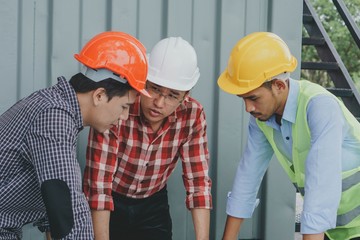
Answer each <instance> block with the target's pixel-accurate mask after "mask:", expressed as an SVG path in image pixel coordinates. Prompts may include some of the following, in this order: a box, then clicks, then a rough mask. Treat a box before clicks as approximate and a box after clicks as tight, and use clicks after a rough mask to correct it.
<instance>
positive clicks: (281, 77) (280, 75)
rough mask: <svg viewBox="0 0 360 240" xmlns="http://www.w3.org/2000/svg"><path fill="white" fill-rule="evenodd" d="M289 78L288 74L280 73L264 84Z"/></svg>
mask: <svg viewBox="0 0 360 240" xmlns="http://www.w3.org/2000/svg"><path fill="white" fill-rule="evenodd" d="M289 77H290V72H284V73H280V74H278V75H276V76H274V77H272V78H270V79H268V80H267V81H266V82H269V81H272V80H274V79H279V80H286V79H288V78H289Z"/></svg>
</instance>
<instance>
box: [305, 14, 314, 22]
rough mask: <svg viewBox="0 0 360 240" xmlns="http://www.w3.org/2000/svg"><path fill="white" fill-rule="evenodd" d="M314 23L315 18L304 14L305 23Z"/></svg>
mask: <svg viewBox="0 0 360 240" xmlns="http://www.w3.org/2000/svg"><path fill="white" fill-rule="evenodd" d="M313 21H314V18H313V16H311V14H307V13H304V14H303V23H312V22H313Z"/></svg>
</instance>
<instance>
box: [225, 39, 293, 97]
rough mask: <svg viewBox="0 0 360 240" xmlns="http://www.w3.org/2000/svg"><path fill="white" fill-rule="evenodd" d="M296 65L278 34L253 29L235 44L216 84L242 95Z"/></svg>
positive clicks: (291, 69) (229, 91)
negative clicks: (252, 31) (253, 30)
mask: <svg viewBox="0 0 360 240" xmlns="http://www.w3.org/2000/svg"><path fill="white" fill-rule="evenodd" d="M296 66H297V61H296V58H295V57H294V56H293V55H292V54H291V53H290V50H289V47H288V46H287V45H286V43H285V42H284V41H283V40H282V39H281V38H280V37H279V36H277V35H276V34H274V33H270V32H255V33H251V34H249V35H247V36H245V37H244V38H242V39H241V40H240V41H239V42H237V43H236V44H235V46H234V48H233V49H232V51H231V54H230V57H229V61H228V66H227V68H226V70H225V71H224V72H223V73H222V74H221V75H220V77H219V78H218V85H219V87H220V88H221V89H222V90H224V91H225V92H227V93H230V94H236V95H239V94H245V93H248V92H250V91H252V90H254V89H256V88H258V87H260V86H261V85H262V84H263V83H264V82H266V81H268V80H270V79H271V78H272V77H274V76H277V75H279V74H281V73H284V72H293V71H294V70H295V68H296Z"/></svg>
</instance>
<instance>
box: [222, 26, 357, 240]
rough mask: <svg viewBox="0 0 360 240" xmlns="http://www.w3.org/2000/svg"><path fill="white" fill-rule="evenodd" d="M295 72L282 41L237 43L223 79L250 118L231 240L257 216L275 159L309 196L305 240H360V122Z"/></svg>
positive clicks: (230, 210)
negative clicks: (259, 197)
mask: <svg viewBox="0 0 360 240" xmlns="http://www.w3.org/2000/svg"><path fill="white" fill-rule="evenodd" d="M296 66H297V61H296V59H295V58H294V56H292V54H291V53H290V50H289V48H288V46H287V45H286V43H285V42H284V41H283V40H282V39H281V38H280V37H279V36H277V35H275V34H273V33H269V32H255V33H252V34H249V35H247V36H245V37H244V38H243V39H241V40H240V41H239V42H238V43H236V45H235V46H234V48H233V50H232V52H231V54H230V58H229V61H228V66H227V68H226V70H225V71H224V72H223V73H222V74H221V76H220V77H219V79H218V85H219V87H220V88H221V89H222V90H223V91H225V92H227V93H230V94H234V95H237V96H238V97H240V98H242V99H243V101H244V104H245V108H246V111H247V112H249V113H250V114H251V116H250V120H249V136H248V142H247V146H246V149H245V151H244V153H243V156H242V158H241V160H240V163H239V166H238V169H237V173H236V176H235V180H234V184H233V188H232V191H231V192H230V193H229V196H228V202H227V209H226V211H227V214H228V217H227V221H226V225H225V230H224V235H223V239H224V240H229V239H238V237H237V236H238V233H239V231H240V227H241V223H242V222H243V220H244V219H245V218H250V217H251V216H252V214H253V211H254V209H255V208H256V206H257V204H258V200H257V199H256V195H257V191H258V189H259V187H260V183H261V180H262V178H263V176H264V174H265V172H266V170H267V167H268V165H269V162H270V160H271V158H272V156H273V154H275V156H276V157H277V159H278V160H279V162H280V164H281V166H282V167H283V168H284V170H285V172H286V173H287V175H288V177H289V178H290V180H291V181H292V183H293V184H294V185H295V187H296V188H297V189H298V190H299V192H300V193H301V195H302V196H303V198H304V205H303V213H302V216H301V233H302V234H303V239H304V240H310V239H311V240H323V239H332V240H349V239H360V198H359V197H358V195H359V194H358V193H359V189H360V157H359V156H360V124H359V122H358V121H357V120H356V118H355V117H354V116H353V115H352V114H351V113H350V112H349V110H348V109H347V108H346V107H345V106H344V105H343V103H342V102H340V101H339V100H338V99H337V98H336V97H335V96H334V95H332V94H331V93H330V92H328V91H327V90H325V89H324V88H323V87H321V86H319V85H317V84H314V83H311V82H309V81H305V80H302V81H296V80H294V79H291V78H290V73H291V72H293V71H294V70H295V68H296ZM279 197H281V196H279Z"/></svg>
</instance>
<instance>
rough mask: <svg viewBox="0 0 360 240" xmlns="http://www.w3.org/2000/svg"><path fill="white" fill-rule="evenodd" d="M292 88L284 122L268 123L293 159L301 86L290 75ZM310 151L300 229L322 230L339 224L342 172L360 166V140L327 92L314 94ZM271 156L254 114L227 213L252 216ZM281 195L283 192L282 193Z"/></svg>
mask: <svg viewBox="0 0 360 240" xmlns="http://www.w3.org/2000/svg"><path fill="white" fill-rule="evenodd" d="M289 84H290V90H289V95H288V99H287V102H286V105H285V109H284V113H283V117H282V120H281V126H279V125H278V124H277V123H276V121H275V116H273V117H271V118H270V119H269V120H268V121H267V122H266V124H267V125H269V126H271V127H272V128H274V129H275V131H274V139H275V141H276V142H277V144H278V146H279V149H280V151H281V152H282V153H283V154H284V155H285V156H288V157H289V159H291V156H292V132H291V127H292V125H293V124H296V123H295V117H296V110H297V97H298V96H299V84H298V82H297V81H296V80H292V79H290V81H289ZM307 116H308V117H307V118H308V125H309V128H310V131H311V145H312V147H311V149H310V151H309V154H308V157H307V160H306V166H305V168H306V180H305V192H306V194H305V198H304V206H303V214H302V217H301V233H303V234H311V233H321V232H324V231H326V230H328V229H330V228H334V227H335V226H336V212H337V208H338V205H339V201H340V197H341V171H342V170H350V169H353V168H355V167H359V166H360V158H359V155H358V153H359V145H360V144H359V143H358V142H357V141H356V140H355V139H354V137H353V135H352V133H351V132H350V131H349V126H348V124H347V122H346V121H345V119H344V116H343V114H342V112H341V109H340V107H339V105H338V103H337V102H336V101H335V100H334V99H333V98H331V97H329V96H324V95H319V96H316V97H314V98H313V99H312V100H311V101H310V102H309V105H308V108H307ZM272 156H273V150H272V148H271V146H270V144H269V143H268V141H267V140H266V138H265V136H264V134H263V133H262V131H261V130H260V129H259V128H258V126H257V124H256V121H255V118H254V117H252V116H251V117H250V121H249V135H248V143H247V146H246V148H245V151H244V154H243V156H242V158H241V160H240V163H239V166H238V169H237V173H236V176H235V180H234V184H233V188H232V191H231V192H230V193H229V196H228V203H227V214H229V215H231V216H234V217H239V218H250V217H251V216H252V214H253V211H254V209H255V207H256V205H257V199H256V195H257V191H258V189H259V187H260V184H261V180H262V178H263V176H264V174H265V172H266V170H267V167H268V165H269V162H270V160H271V158H272ZM279 197H281V196H279Z"/></svg>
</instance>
